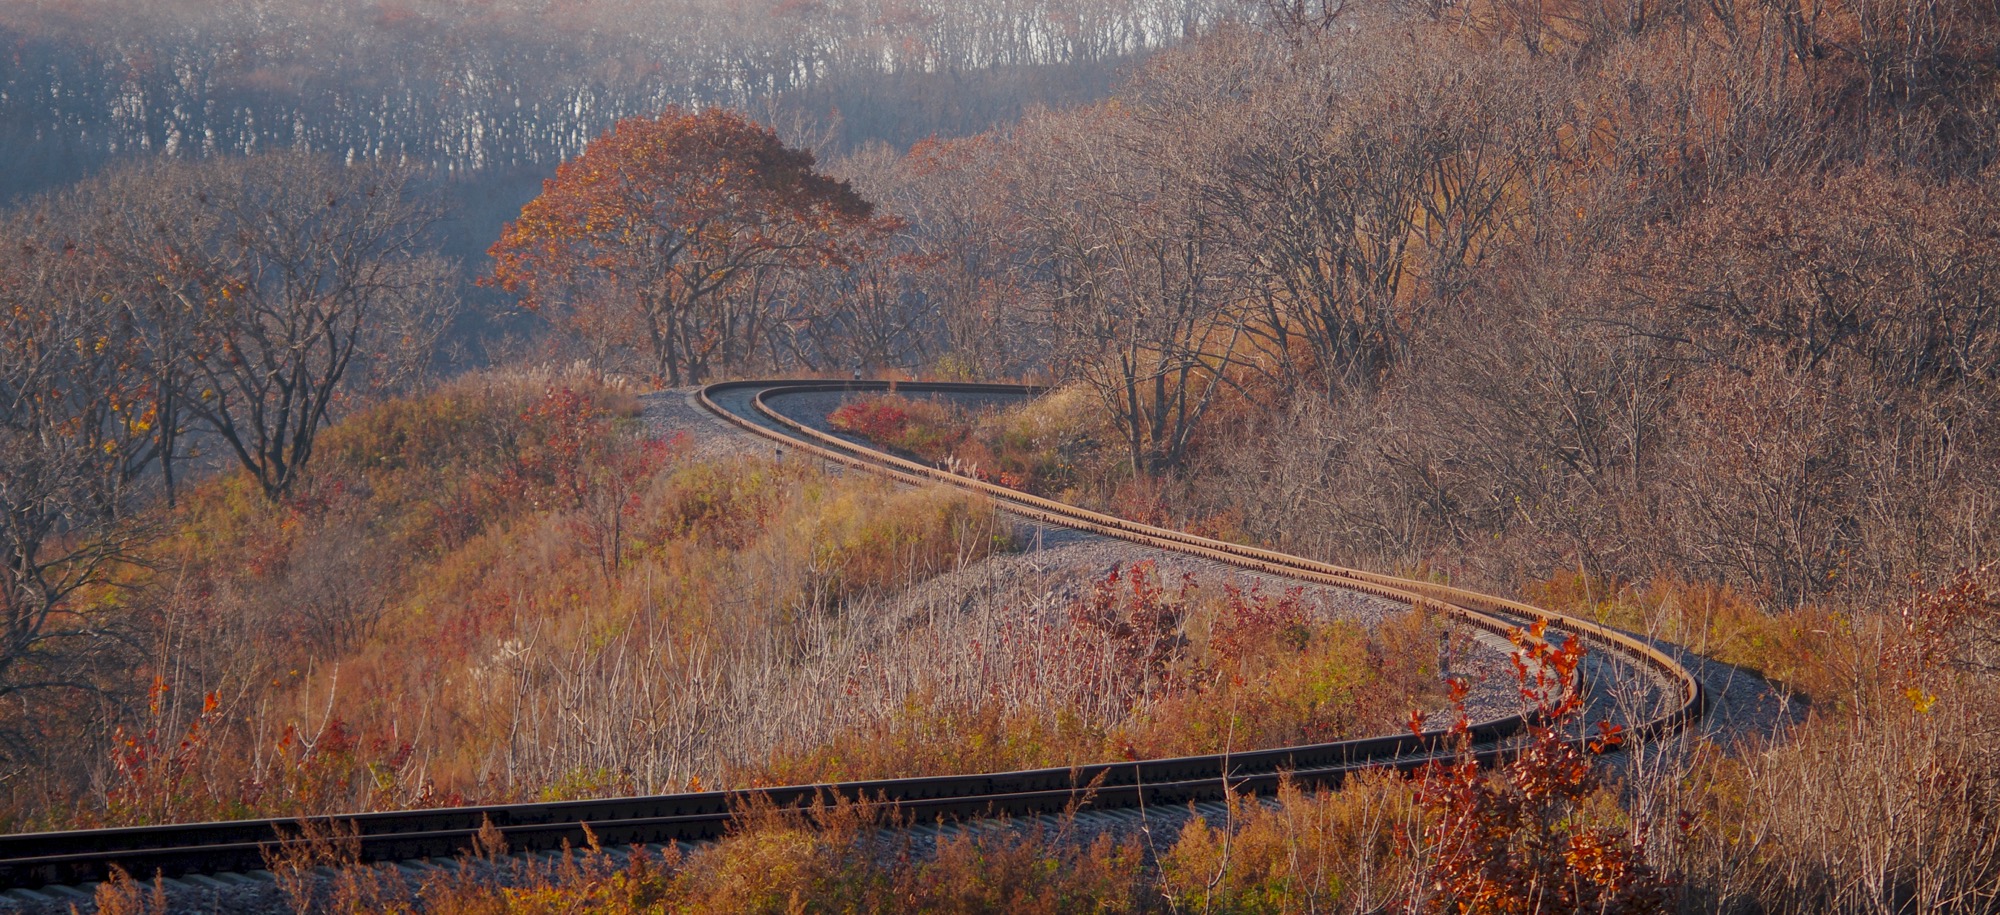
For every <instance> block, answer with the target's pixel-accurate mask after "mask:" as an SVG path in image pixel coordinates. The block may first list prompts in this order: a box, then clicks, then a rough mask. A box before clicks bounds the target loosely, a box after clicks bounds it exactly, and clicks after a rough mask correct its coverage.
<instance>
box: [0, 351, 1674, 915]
mask: <svg viewBox="0 0 2000 915" xmlns="http://www.w3.org/2000/svg"><path fill="white" fill-rule="evenodd" d="M892 387H894V388H895V389H897V390H900V391H903V392H908V393H918V394H932V395H942V396H947V397H951V396H958V397H975V398H994V397H1020V396H1028V395H1033V394H1035V393H1038V389H1035V388H1031V387H1026V386H1020V385H985V384H947V383H902V384H898V385H893V386H892V385H891V384H889V383H884V382H855V383H847V382H824V381H760V382H728V383H723V384H716V385H710V386H708V387H706V388H703V389H701V390H700V391H699V392H698V394H697V395H696V397H697V398H698V400H699V402H700V404H701V405H702V406H704V407H706V408H707V409H709V410H710V411H713V412H714V413H715V414H716V415H717V416H720V417H721V418H723V419H724V420H726V421H728V422H730V423H732V424H734V425H736V426H738V427H740V428H741V429H743V430H745V431H747V432H749V433H752V434H755V435H759V436H763V437H765V438H767V439H770V440H771V441H772V442H773V443H774V447H778V448H790V449H793V450H794V451H796V452H798V453H803V454H807V455H811V456H813V457H816V458H819V459H823V460H826V461H832V462H837V463H839V464H843V465H846V466H851V467H857V468H861V469H863V470H866V471H868V472H872V473H878V474H883V475H885V476H888V477H891V478H893V479H897V480H901V481H904V482H909V483H917V484H932V483H942V484H945V485H949V486H954V487H958V488H960V489H963V490H967V491H971V492H976V493H979V494H982V495H984V496H986V497H987V498H989V499H991V500H992V501H993V502H994V503H996V504H997V505H998V506H999V507H1000V508H1002V509H1004V510H1005V511H1007V512H1009V513H1012V514H1015V515H1018V516H1021V517H1024V518H1028V519H1031V520H1034V521H1038V522H1042V523H1046V524H1054V525H1061V526H1064V527H1069V528H1076V529H1081V530H1084V531H1089V532H1092V533H1096V534H1100V535H1103V536H1106V537H1114V538H1118V539H1121V540H1125V541H1129V542H1132V543H1136V544H1141V545H1144V546H1147V547H1152V548H1156V549H1161V550H1169V551H1173V552H1178V553H1182V554H1187V555H1190V556H1195V557H1200V558H1204V559H1210V560H1215V561H1219V562H1223V563H1227V564H1229V565H1232V566H1236V567H1238V568H1242V569H1246V570H1250V571H1254V572H1261V573H1266V574H1269V575H1274V576H1281V577H1283V578H1287V579H1291V580H1295V581H1300V582H1306V583H1311V584H1316V585H1325V586H1331V587H1336V588H1345V589H1350V590H1354V591H1359V592H1363V593H1366V594H1370V595H1374V596H1377V597H1380V598H1385V599H1388V600H1391V601H1394V602H1397V603H1400V604H1405V605H1409V606H1415V607H1422V608H1425V609H1427V610H1429V611H1431V612H1434V613H1439V614H1443V615H1445V616H1447V617H1449V618H1452V619H1454V620H1456V621H1458V622H1459V623H1462V624H1464V625H1466V626H1470V627H1474V628H1476V629H1483V630H1486V631H1489V632H1494V633H1500V634H1505V633H1507V632H1509V631H1511V630H1514V629H1517V628H1520V627H1523V626H1526V625H1529V624H1532V623H1534V622H1536V621H1545V622H1547V623H1548V626H1549V631H1550V632H1551V633H1560V634H1561V637H1575V638H1582V639H1584V640H1586V642H1587V644H1589V645H1590V646H1591V647H1592V648H1593V649H1594V653H1595V654H1598V655H1609V656H1611V657H1612V658H1614V659H1615V660H1616V662H1617V663H1619V664H1622V665H1624V666H1626V667H1628V668H1631V669H1634V670H1636V671H1639V672H1641V673H1640V676H1643V677H1649V678H1651V680H1652V686H1653V689H1654V693H1655V694H1656V696H1657V697H1658V698H1660V699H1661V700H1663V701H1659V702H1656V703H1651V704H1652V705H1653V706H1654V707H1653V708H1652V709H1650V710H1649V711H1646V712H1643V713H1640V714H1639V715H1637V716H1636V717H1634V718H1633V719H1632V720H1629V721H1627V722H1626V730H1627V733H1630V734H1632V735H1634V736H1637V737H1642V738H1647V737H1655V736H1659V735H1662V734H1664V733H1666V732H1668V731H1671V730H1673V729H1676V728H1678V727H1681V726H1683V725H1686V724H1688V723H1690V722H1692V721H1693V720H1694V719H1695V718H1697V717H1698V716H1699V715H1701V713H1702V711H1703V707H1704V695H1703V687H1702V684H1701V681H1700V680H1699V679H1697V677H1696V676H1695V675H1694V674H1693V673H1691V672H1690V671H1689V670H1688V668H1687V667H1686V666H1684V665H1683V664H1681V663H1680V662H1679V661H1678V660H1677V659H1676V658H1674V657H1673V656H1672V655H1669V654H1667V653H1665V652H1663V651H1661V650H1660V649H1658V648H1656V647H1654V646H1653V645H1651V644H1649V643H1647V642H1646V641H1644V640H1642V639H1639V638H1636V637H1633V636H1630V635H1627V634H1625V633H1622V632H1619V631H1617V630H1614V629H1610V628H1608V627H1604V626H1600V625H1598V624H1596V623H1593V622H1591V621H1588V620H1582V619H1576V618H1572V617H1568V616H1563V615H1560V614H1555V613H1550V612H1548V611H1545V610H1541V609H1538V608H1536V607H1532V606H1529V605H1527V604H1523V603H1520V602H1517V601H1510V600H1505V599H1503V598H1498V597H1493V596H1490V595H1485V594H1479V593H1476V592H1473V591H1467V590H1464V589H1461V588H1453V587H1449V586H1446V585H1441V584H1436V583H1431V582H1423V581H1414V580H1410V579H1403V578H1396V577H1393V576H1388V575H1379V574H1375V573H1371V572H1365V571H1361V570H1357V569H1348V568H1342V567H1339V566H1334V565H1330V564H1327V563H1321V562H1316V561H1312V560H1308V559H1302V558H1299V557H1296V556H1289V555H1286V554H1283V553H1278V552H1275V551H1271V550H1264V549H1258V548H1255V547H1248V546H1243V545H1240V544H1234V543H1227V542H1223V541H1219V540H1212V539H1208V538H1204V537H1198V536H1194V535H1191V534H1187V533H1183V532H1180V531H1173V530H1167V529H1164V528H1159V527H1154V526H1150V525H1145V524H1140V523H1137V522H1134V521H1130V520H1127V519H1123V518H1117V517H1113V516H1110V515H1104V514H1099V513H1096V512H1091V511H1087V510H1084V509H1081V508H1077V507H1075V506H1071V505H1066V504H1064V503H1061V502H1056V501H1052V500H1049V499H1044V498H1040V497H1037V496H1033V495H1029V494H1026V493H1022V492H1018V491H1015V490H1011V489H1006V488H1003V487H1000V486H996V485H993V484H991V483H987V482H984V481H981V480H976V479H972V478H970V477H966V476H961V475H958V474H953V473H949V472H946V471H943V470H939V469H936V468H933V467H930V466H927V465H924V464H920V463H917V462H914V461H910V460H906V459H903V458H900V457H897V456H895V455H891V454H887V453H884V452H882V451H879V450H876V449H873V448H869V447H866V446H863V445H860V444H857V443H855V442H853V441H849V440H847V439H844V438H841V437H839V436H835V435H832V434H830V433H827V432H825V431H822V430H820V429H818V428H815V427H814V426H813V425H811V424H809V423H806V422H801V421H800V420H799V419H797V418H796V417H793V416H789V415H786V414H785V413H784V412H783V411H782V410H781V409H778V408H777V407H774V406H773V405H772V401H774V400H778V399H782V398H785V397H787V396H795V395H806V394H829V393H844V392H857V391H882V390H888V389H890V388H892ZM1527 724H1528V720H1527V719H1526V718H1525V717H1523V716H1522V715H1511V716H1505V717H1500V718H1495V719H1492V720H1488V721H1482V722H1478V723H1476V724H1475V725H1474V726H1473V728H1472V732H1473V734H1472V736H1473V739H1474V742H1475V747H1476V748H1477V749H1476V752H1478V753H1480V754H1481V755H1483V756H1486V757H1489V758H1490V757H1493V756H1496V755H1499V754H1502V753H1504V752H1506V743H1507V739H1508V738H1509V737H1511V736H1513V735H1515V734H1517V733H1519V732H1520V731H1522V730H1523V729H1524V728H1525V727H1526V726H1527ZM1442 736H1443V735H1442V732H1441V731H1434V732H1427V733H1425V734H1422V735H1416V734H1403V735H1397V736H1389V737H1377V738H1368V739H1362V740H1349V741H1341V742H1337V743H1326V744H1316V745H1310V746H1296V747H1284V748H1278V749H1270V750H1261V751H1254V752H1244V753H1233V754H1225V755H1212V756H1190V757H1182V758H1174V759H1146V760H1136V761H1124V762H1115V763H1102V764H1096V765H1088V766H1080V767H1075V768H1056V769H1038V770H1031V771H1022V772H995V773H983V774H976V775H956V776H945V777H938V778H911V779H893V780H879V781H861V782H845V783H840V784H830V785H803V786H791V787H777V788H754V789H741V790H735V791H712V792H700V793H688V794H669V795H657V796H650V797H633V798H617V799H610V800H590V801H572V802H563V803H545V804H507V805H493V806H473V807H454V808H444V809H433V810H410V811H398V812H388V813H370V814H358V815H350V816H338V817H327V818H319V819H316V820H311V821H306V822H301V821H299V820H290V819H288V820H243V821H233V822H218V823H199V824H185V825H171V826H148V827H136V828H120V829H97V830H83V831H75V832H53V833H25V834H17V835H7V836H0V889H7V888H20V889H32V888H37V887H73V886H74V885H77V884H86V883H89V882H92V881H97V880H101V879H103V878H104V877H105V876H107V875H108V874H109V873H110V871H111V869H112V868H113V867H117V868H121V869H123V870H124V871H126V872H127V873H131V874H135V875H148V876H150V875H153V874H156V873H157V874H162V875H165V876H168V877H172V876H177V875H193V874H230V875H232V876H233V875H234V874H237V873H240V872H248V871H254V870H257V869H260V868H263V867H265V862H266V860H267V856H268V854H269V853H270V851H271V850H272V848H273V846H274V845H275V844H278V843H280V842H283V841H287V840H288V839H287V837H291V836H297V835H300V834H301V831H302V830H303V831H305V832H306V833H308V834H310V833H317V834H320V835H325V834H328V833H329V832H330V831H336V830H337V831H339V832H340V833H342V834H344V835H345V836H346V838H345V839H344V840H343V841H344V843H345V844H346V845H347V847H348V848H349V849H351V850H353V851H354V852H356V853H358V856H359V859H360V860H362V861H366V862H400V861H416V860H424V859H450V858H452V857H454V856H456V855H458V854H460V853H462V852H463V851H465V850H467V849H470V848H472V847H473V846H474V837H475V836H476V835H477V834H478V833H479V832H480V831H481V829H482V828H483V827H485V826H487V825H488V824H490V825H491V827H492V828H494V829H497V830H499V832H500V834H501V835H502V836H503V837H504V838H505V839H506V842H507V846H508V848H510V849H513V850H515V851H522V852H533V851H542V850H553V849H559V848H561V847H563V846H564V845H565V843H567V844H568V845H571V846H581V845H583V844H585V842H586V831H585V826H586V824H587V825H588V830H589V833H590V834H593V835H594V836H595V837H596V838H597V839H598V840H599V841H600V842H602V843H603V844H604V845H605V846H607V847H616V846H624V845H629V844H653V843H666V842H687V841H699V840H704V839H712V838H715V837H718V836H720V835H722V834H723V833H724V832H725V830H726V829H727V827H728V825H729V823H730V821H731V819H732V817H733V815H734V813H735V812H736V811H738V810H741V809H742V808H743V807H744V806H745V805H746V804H753V803H754V804H759V805H762V804H768V805H773V806H777V807H781V808H782V807H791V806H802V805H810V804H813V803H815V802H826V801H831V800H832V799H833V798H835V797H840V798H846V799H856V798H859V799H861V800H862V803H864V804H865V805H869V806H877V807H882V808H885V809H892V810H893V811H894V812H895V813H896V814H897V815H898V816H899V817H902V818H904V819H905V820H906V821H909V822H914V823H928V822H934V821H936V820H939V819H958V818H971V817H980V816H992V815H1001V814H1004V815H1009V816H1035V815H1041V814H1047V813H1057V812H1062V811H1065V810H1070V809H1078V808H1084V809H1113V808H1121V807H1138V806H1182V805H1186V804H1188V803H1191V802H1204V801H1212V800H1215V799H1218V798H1221V797H1224V796H1225V795H1226V794H1228V793H1229V792H1253V793H1260V792H1268V791H1270V790H1272V789H1273V788H1275V786H1276V785H1277V783H1278V782H1279V781H1280V780H1281V779H1283V778H1287V777H1289V778H1291V779H1293V780H1294V781H1297V782H1300V783H1308V784H1320V785H1329V784H1337V783H1338V782H1340V781H1341V780H1342V779H1343V778H1344V777H1345V776H1347V775H1348V774H1350V773H1354V772H1357V771H1361V770H1364V769H1368V768H1376V767H1395V768H1411V767H1415V766H1419V765H1421V764H1423V763H1424V762H1427V761H1429V760H1432V759H1435V758H1438V757H1439V756H1440V755H1441V754H1443V753H1447V752H1449V750H1448V749H1447V748H1445V747H1444V746H1443V739H1442ZM72 892H73V891H72Z"/></svg>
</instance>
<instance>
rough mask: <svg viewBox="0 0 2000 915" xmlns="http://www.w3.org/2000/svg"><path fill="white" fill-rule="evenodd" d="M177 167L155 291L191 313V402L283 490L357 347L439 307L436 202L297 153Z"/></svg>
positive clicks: (363, 349) (276, 491) (375, 343)
mask: <svg viewBox="0 0 2000 915" xmlns="http://www.w3.org/2000/svg"><path fill="white" fill-rule="evenodd" d="M176 174H179V175H183V176H185V177H186V179H187V180H188V181H189V184H187V185H186V186H181V187H176V188H174V189H173V190H174V193H175V194H176V195H178V199H177V200H176V201H175V204H176V206H177V207H178V208H179V212H182V213H184V214H185V219H184V221H183V222H182V223H181V224H180V225H181V227H182V231H183V232H184V233H185V234H184V236H183V241H182V242H181V243H180V244H178V245H175V246H174V247H173V248H171V249H168V251H167V253H168V255H169V257H170V258H171V260H170V262H169V263H166V264H162V265H160V266H163V267H165V268H167V269H166V271H165V272H163V273H161V274H159V276H160V277H161V280H160V281H159V282H158V283H157V284H156V287H155V291H156V292H159V293H163V294H165V295H167V296H169V297H170V298H171V299H172V300H173V301H174V302H175V304H176V305H177V306H178V308H179V312H180V314H181V316H182V319H183V320H184V321H185V325H184V331H183V332H184V334H185V341H186V342H185V346H186V347H187V349H186V358H187V360H188V363H187V364H188V366H189V370H188V373H187V382H188V385H189V387H188V390H187V391H186V396H185V399H184V403H185V406H186V408H187V409H188V410H189V411H190V412H192V413H193V414H194V415H196V416H198V417H200V419H201V420H202V422H203V423H204V424H205V425H207V426H208V427H210V428H212V429H213V430H214V431H215V433H216V434H217V435H218V436H220V437H221V439H222V441H223V442H224V443H226V444H227V446H228V447H229V449H230V451H231V452H233V453H234V454H235V455H236V458H237V460H238V461H239V462H241V464H242V465H243V467H244V469H245V470H247V471H249V472H250V474H251V475H252V476H254V477H255V478H256V479H257V482H258V485H259V486H260V487H261V488H262V489H263V491H264V494H265V495H266V496H267V497H269V498H272V499H277V498H279V497H281V496H283V495H284V494H285V493H286V491H288V490H289V489H290V488H291V486H292V484H293V482H294V481H296V480H297V478H298V476H299V473H300V471H301V470H302V469H303V468H304V467H305V465H306V464H307V463H308V462H309V461H310V460H311V458H312V452H313V443H314V441H315V439H316V437H317V435H318V433H319V430H320V428H321V427H322V426H323V425H325V424H326V422H327V421H328V419H329V417H330V415H331V412H332V410H333V408H334V406H335V404H336V402H337V401H338V400H339V398H340V397H341V396H342V395H343V394H344V393H345V392H347V391H348V389H349V386H350V385H349V382H350V380H351V379H350V369H351V368H352V367H353V366H354V363H355V361H356V359H357V358H358V357H361V356H363V355H364V354H368V353H374V352H380V351H382V350H384V349H386V347H385V346H383V345H382V344H384V343H385V341H383V340H381V339H380V338H379V336H378V334H380V333H381V332H382V331H384V330H388V331H391V332H397V333H399V335H407V334H409V333H411V332H412V331H411V330H410V327H409V325H411V323H412V320H411V319H410V315H411V314H413V313H421V312H425V311H427V310H428V311H434V310H435V304H436V303H438V302H439V295H438V291H439V285H440V282H441V280H440V275H441V270H442V267H441V265H440V264H439V263H438V262H437V261H436V260H435V259H434V258H428V257H420V256H418V251H419V250H420V247H421V245H422V242H423V238H424V233H425V232H426V230H427V229H428V227H429V226H430V224H431V223H432V221H433V219H434V217H435V212H434V210H433V209H432V208H431V207H430V206H429V205H427V204H425V203H423V202H421V201H419V200H417V199H416V198H415V197H414V195H413V194H412V193H411V191H410V188H409V186H408V180H409V178H408V175H406V174H402V173H398V172H395V171H392V170H388V169H384V168H377V167H354V168H341V167H338V166H334V165H332V164H330V163H326V162H323V161H321V160H318V159H315V158H311V157H307V156H302V155H292V154H284V155H273V156H265V157H258V158H253V159H243V160H230V161H223V162H217V163H210V164H207V165H204V166H201V167H199V168H197V169H194V170H191V171H184V172H176ZM414 323H415V325H417V326H419V327H423V326H434V325H435V321H434V320H429V319H417V320H415V321H414ZM418 333H419V334H421V331H419V332H418Z"/></svg>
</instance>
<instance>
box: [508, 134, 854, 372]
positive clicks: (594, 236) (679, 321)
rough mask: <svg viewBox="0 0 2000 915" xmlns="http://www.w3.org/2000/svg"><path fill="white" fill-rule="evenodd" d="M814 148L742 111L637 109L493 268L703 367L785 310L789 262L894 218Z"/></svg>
mask: <svg viewBox="0 0 2000 915" xmlns="http://www.w3.org/2000/svg"><path fill="white" fill-rule="evenodd" d="M814 164H815V163H814V159H813V156H812V154H811V153H809V152H806V151H803V150H797V149H792V148H790V147H787V146H786V145H785V144H784V143H783V142H781V141H780V140H779V139H778V136H777V134H776V133H775V132H773V131H772V130H771V129H770V128H768V127H764V126H762V125H759V124H756V123H754V122H751V121H749V120H747V119H745V118H743V117H742V116H741V115H738V114H735V113H733V112H729V111H724V110H720V109H709V110H706V111H699V112H690V111H686V110H683V109H680V108H670V109H668V110H667V111H666V112H665V113H663V114H661V115H660V116H659V117H657V118H628V119H626V120H623V121H620V122H618V125H617V126H616V127H615V128H613V129H612V131H611V132H610V133H608V134H606V135H604V136H603V137H600V138H598V139H597V140H596V141H595V142H593V143H591V144H590V146H589V147H587V148H586V149H585V150H584V151H583V154H582V155H580V156H577V157H576V158H574V159H572V160H570V161H568V162H565V163H563V164H562V166H561V167H560V168H558V169H557V170H556V175H555V177H554V178H551V179H549V180H548V181H546V182H544V183H543V185H542V193H541V194H540V196H537V197H536V198H535V199H534V200H532V201H529V203H528V205H527V206H525V207H523V208H522V210H521V217H520V218H519V219H518V220H515V221H513V222H510V223H508V224H507V227H506V229H505V230H504V231H503V232H502V233H501V236H500V240H499V241H498V242H497V243H495V244H494V245H493V247H492V249H491V251H490V252H489V253H491V254H492V256H493V260H494V268H493V275H492V282H494V283H496V284H497V285H499V286H501V287H503V288H505V289H507V290H509V291H511V292H516V293H519V294H521V296H522V302H523V304H524V305H525V306H526V307H528V308H530V309H534V310H546V311H551V312H553V313H559V314H560V318H559V320H560V321H561V322H563V323H567V324H568V325H569V326H570V327H571V329H572V330H576V331H579V332H580V333H581V334H582V335H583V336H585V337H589V338H592V339H594V340H596V341H598V342H599V343H600V344H601V345H602V346H604V347H617V346H621V345H623V341H627V340H632V339H637V340H640V341H643V345H644V346H645V352H644V354H643V356H644V358H645V362H646V365H647V371H648V372H649V373H650V374H651V375H653V376H654V377H655V378H656V379H658V380H661V381H664V382H666V383H669V384H674V385H679V384H684V383H692V382H698V381H701V380H703V379H705V378H707V377H709V376H710V375H711V374H713V373H714V372H715V371H717V370H718V369H721V370H727V369H729V368H732V367H734V366H737V365H740V364H742V363H743V362H744V360H745V359H746V358H747V357H748V356H750V355H751V354H752V353H753V352H754V351H755V349H756V347H757V346H758V345H759V344H760V343H761V342H763V341H764V340H765V339H766V338H767V336H768V335H769V333H770V332H771V330H772V327H771V325H772V324H773V323H774V322H777V321H781V320H782V315H781V314H780V313H779V312H778V311H777V310H776V309H773V308H770V307H767V306H768V305H769V302H770V299H769V295H768V290H769V289H770V288H771V286H772V285H773V281H774V279H775V278H776V276H777V275H780V274H783V273H786V272H788V271H794V270H801V269H807V268H812V267H818V266H828V265H842V264H845V263H848V262H850V261H852V260H854V259H856V258H857V257H859V256H860V254H861V252H862V250H863V248H864V246H865V244H866V243H867V241H868V239H869V238H871V237H872V236H874V235H876V234H878V233H880V232H882V231H885V230H887V229H888V228H889V223H888V222H887V221H886V220H882V219H879V218H877V217H876V216H875V213H874V207H873V206H872V205H871V204H869V203H868V201H866V200H863V199H862V198H861V196H860V195H859V194H856V193H855V192H854V189H853V188H851V187H850V186H849V185H848V184H847V182H845V181H836V180H834V179H832V178H829V177H827V176H825V175H822V174H820V173H819V172H818V171H816V170H815V169H814Z"/></svg>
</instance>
